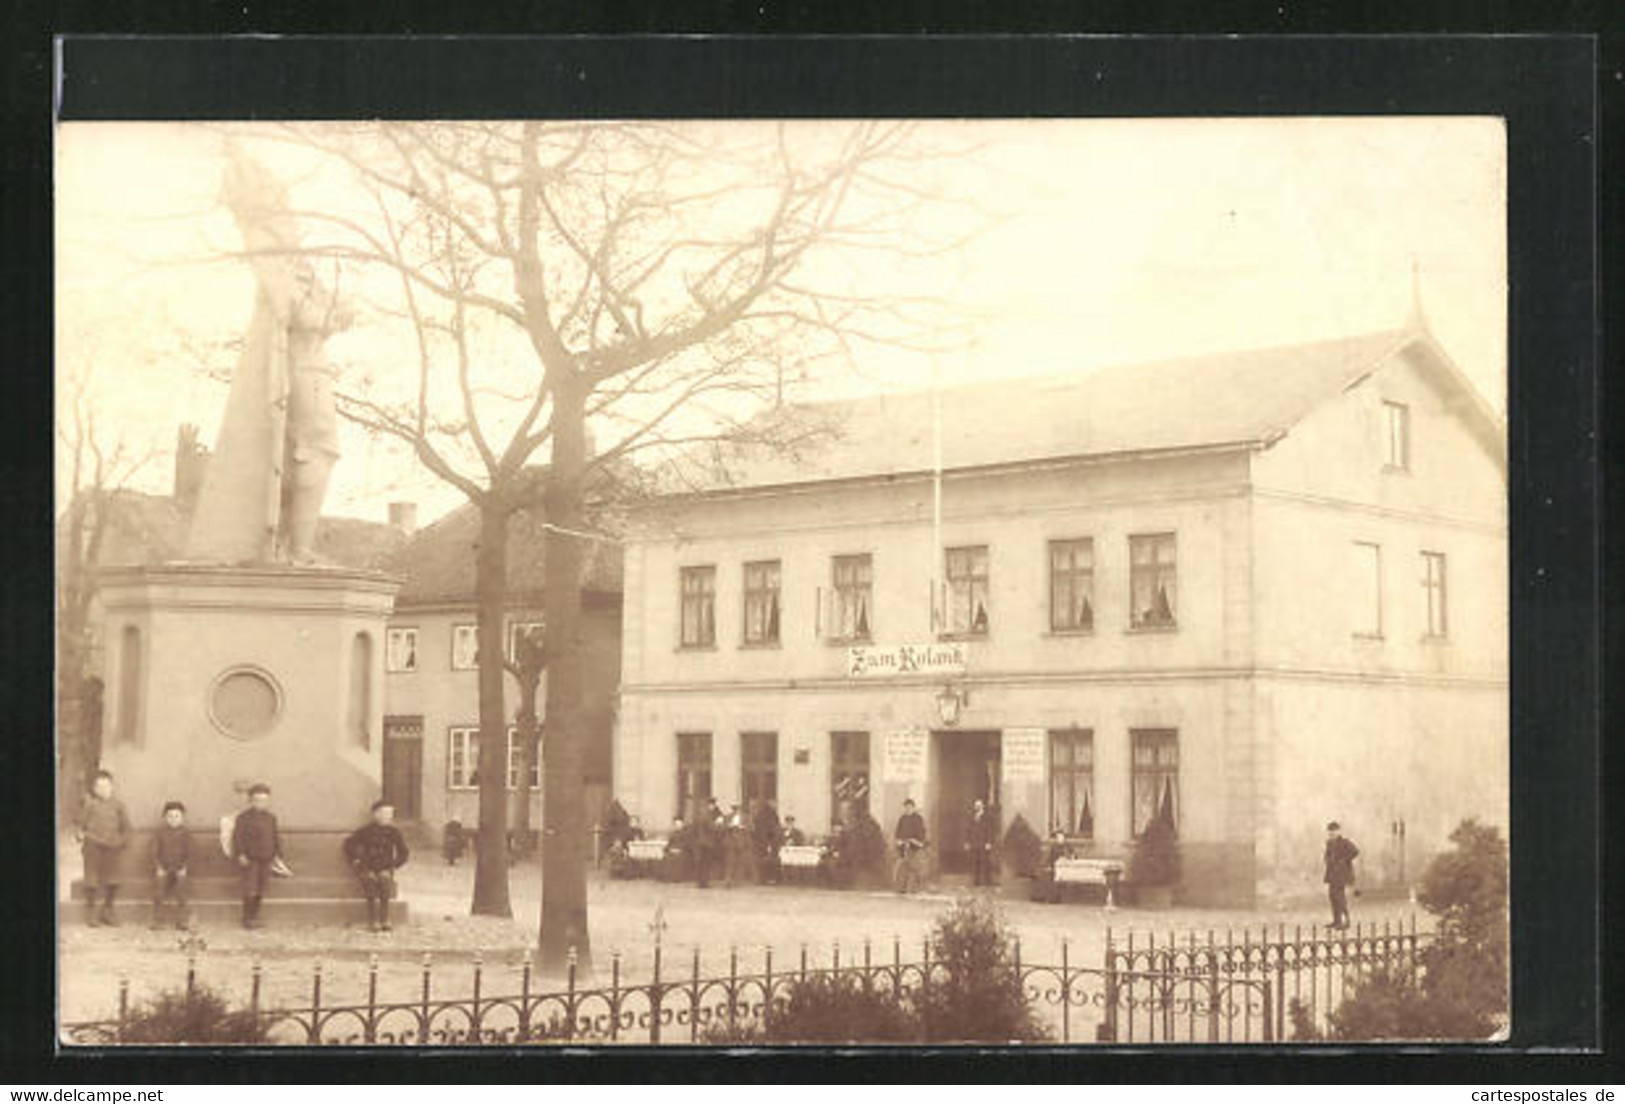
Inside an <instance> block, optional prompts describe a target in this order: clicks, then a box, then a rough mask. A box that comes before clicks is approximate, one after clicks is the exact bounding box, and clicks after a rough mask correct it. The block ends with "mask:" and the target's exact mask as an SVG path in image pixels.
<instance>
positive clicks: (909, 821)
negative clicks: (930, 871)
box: [892, 797, 925, 893]
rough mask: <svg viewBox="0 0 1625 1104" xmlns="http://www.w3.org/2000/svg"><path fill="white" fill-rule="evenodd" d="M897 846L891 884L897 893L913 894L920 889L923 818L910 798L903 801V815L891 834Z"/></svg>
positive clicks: (923, 846) (923, 843) (923, 838)
mask: <svg viewBox="0 0 1625 1104" xmlns="http://www.w3.org/2000/svg"><path fill="white" fill-rule="evenodd" d="M892 838H893V840H895V841H896V844H897V869H896V870H894V871H893V872H892V882H893V884H894V885H896V887H897V892H898V893H914V892H916V891H917V890H918V889H919V888H920V857H921V856H922V855H923V854H924V853H925V818H924V817H923V816H921V815H920V814H919V811H918V810H917V809H916V808H915V807H914V799H913V798H912V797H908V798H904V799H903V815H902V816H900V817H898V818H897V830H896V832H894V833H893V834H892Z"/></svg>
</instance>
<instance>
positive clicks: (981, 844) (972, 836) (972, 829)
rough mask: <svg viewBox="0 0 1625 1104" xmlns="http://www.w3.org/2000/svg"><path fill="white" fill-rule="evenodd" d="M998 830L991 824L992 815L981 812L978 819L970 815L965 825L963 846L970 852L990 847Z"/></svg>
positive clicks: (988, 812) (989, 812) (984, 811)
mask: <svg viewBox="0 0 1625 1104" xmlns="http://www.w3.org/2000/svg"><path fill="white" fill-rule="evenodd" d="M998 834H999V830H998V828H997V827H996V826H995V825H994V823H993V813H992V812H991V811H989V810H985V809H984V810H983V811H982V815H981V816H980V817H978V816H976V815H975V814H974V813H973V814H971V816H970V817H969V819H968V820H967V821H966V823H965V845H966V846H967V847H969V848H970V849H971V850H972V851H980V850H983V849H984V848H988V847H992V846H993V843H994V840H995V839H996V838H997V837H998Z"/></svg>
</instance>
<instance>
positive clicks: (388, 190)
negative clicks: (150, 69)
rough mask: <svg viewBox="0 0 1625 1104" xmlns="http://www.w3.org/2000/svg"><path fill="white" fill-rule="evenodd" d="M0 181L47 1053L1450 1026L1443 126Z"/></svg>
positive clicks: (1469, 244)
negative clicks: (39, 748) (22, 402)
mask: <svg viewBox="0 0 1625 1104" xmlns="http://www.w3.org/2000/svg"><path fill="white" fill-rule="evenodd" d="M54 142H55V148H54V156H55V184H54V187H55V202H56V214H55V219H56V221H55V266H56V267H55V316H56V324H55V325H56V329H55V363H56V369H55V381H54V389H55V395H56V411H55V414H56V422H55V479H56V482H55V502H54V507H55V515H54V516H55V539H56V645H55V647H56V651H55V658H56V675H57V677H56V683H55V687H54V690H55V695H56V716H57V728H56V766H57V794H56V803H57V810H58V816H57V825H56V841H55V846H56V862H57V867H58V871H59V873H58V892H57V900H56V903H55V905H56V916H57V927H56V932H57V940H56V946H57V974H58V994H57V996H58V1006H57V1036H58V1039H59V1041H60V1045H61V1046H62V1047H64V1048H66V1049H69V1050H72V1049H75V1048H93V1047H94V1048H100V1047H114V1048H116V1047H122V1046H188V1045H191V1046H197V1045H205V1046H213V1047H221V1046H225V1047H234V1046H256V1047H266V1046H278V1045H290V1046H309V1045H318V1044H320V1045H328V1044H338V1045H342V1046H350V1047H360V1048H366V1047H384V1046H393V1047H399V1046H408V1047H435V1046H460V1047H475V1046H484V1045H492V1044H496V1045H504V1046H512V1045H516V1044H524V1045H535V1046H543V1047H547V1046H554V1047H563V1046H572V1047H592V1048H603V1049H605V1050H611V1049H613V1048H616V1047H620V1046H626V1045H632V1046H659V1047H693V1046H711V1047H780V1046H784V1047H796V1046H807V1045H816V1046H831V1045H847V1044H876V1045H896V1046H910V1045H915V1046H917V1045H959V1044H974V1045H979V1046H997V1047H1000V1048H1005V1047H1009V1048H1022V1047H1053V1046H1057V1045H1060V1046H1068V1047H1077V1048H1080V1049H1082V1050H1089V1049H1090V1048H1104V1047H1110V1046H1122V1045H1126V1044H1132V1045H1136V1046H1137V1045H1141V1044H1145V1045H1151V1046H1174V1045H1177V1046H1182V1047H1191V1046H1196V1047H1202V1046H1213V1045H1224V1046H1232V1045H1236V1044H1283V1043H1285V1044H1305V1045H1310V1046H1315V1045H1327V1046H1329V1045H1343V1044H1347V1043H1352V1042H1384V1043H1394V1042H1408V1043H1416V1042H1446V1041H1448V1042H1484V1041H1490V1040H1504V1039H1506V1038H1507V1037H1508V1034H1509V1032H1510V1031H1511V1026H1512V1022H1511V1009H1510V1005H1509V987H1510V982H1509V979H1510V972H1511V958H1512V951H1511V949H1510V942H1511V941H1510V938H1509V926H1508V916H1509V908H1510V903H1511V889H1510V881H1509V846H1510V823H1511V822H1510V819H1509V802H1510V797H1509V793H1510V776H1511V760H1510V753H1511V744H1510V706H1509V674H1508V672H1509V599H1510V588H1509V583H1508V547H1509V545H1508V506H1507V494H1508V479H1507V463H1508V450H1507V416H1506V410H1507V359H1508V262H1507V258H1508V249H1507V218H1508V210H1507V197H1508V191H1507V176H1508V172H1507V130H1506V126H1505V123H1504V120H1503V119H1501V118H1499V117H1493V116H1488V115H1452V116H1443V115H1439V116H1433V115H1386V116H1380V117H1379V116H1373V115H1342V116H1331V115H1325V116H1317V115H1295V116H1287V115H1280V116H1253V117H1248V118H1232V117H1205V118H1195V117H1189V118H1187V117H1157V118H1147V117H1141V118H1126V117H1125V118H1110V117H1103V118H1090V119H1084V118H1042V119H1039V118H1008V119H963V120H955V119H923V118H915V119H902V118H865V119H844V118H835V117H831V118H821V119H787V118H786V119H776V118H757V119H732V120H725V119H710V120H706V119H691V120H690V119H669V120H649V119H641V120H623V119H599V118H592V119H589V118H580V119H570V118H549V119H537V118H524V117H517V116H515V117H506V118H500V117H499V118H470V119H462V120H456V119H445V120H438V121H421V122H418V121H410V120H394V121H384V120H379V121H354V120H351V121H340V120H331V121H288V122H277V121H266V120H264V119H261V120H259V121H241V122H232V121H197V122H135V121H131V122H92V121H83V122H80V121H65V122H61V123H59V124H58V125H57V127H56V130H55V139H54Z"/></svg>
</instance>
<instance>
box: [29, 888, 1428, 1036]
mask: <svg viewBox="0 0 1625 1104" xmlns="http://www.w3.org/2000/svg"><path fill="white" fill-rule="evenodd" d="M472 880H473V868H472V865H471V864H466V863H465V864H460V865H458V866H457V867H446V866H444V865H442V864H438V863H423V864H414V865H413V866H411V867H408V868H407V873H406V875H405V876H404V877H403V878H402V880H401V895H402V898H403V899H404V900H406V901H407V902H408V903H409V905H410V907H411V915H412V919H411V922H410V923H408V924H406V925H403V926H401V927H399V928H397V929H396V930H395V931H394V932H393V933H390V934H379V935H374V934H372V933H370V932H367V931H366V930H365V928H364V927H363V926H361V925H360V924H353V925H336V924H335V925H323V926H314V925H312V926H300V927H272V928H267V929H264V930H260V931H254V932H249V931H243V930H241V929H239V928H236V927H232V926H220V927H212V926H211V927H204V928H202V929H201V930H200V931H199V933H198V934H199V936H200V937H201V939H202V942H203V944H204V946H203V948H202V949H200V950H198V951H197V957H196V962H197V976H198V979H199V980H200V981H202V982H203V983H205V984H208V985H210V986H213V987H215V988H217V989H219V990H222V991H223V992H225V993H226V994H227V995H229V996H231V997H234V998H236V999H238V1000H244V1001H246V998H247V995H248V992H249V987H250V976H251V967H252V963H253V962H254V961H255V960H256V959H257V960H258V961H260V963H261V964H262V968H263V981H262V1001H261V1003H262V1007H266V1008H271V1007H277V1006H282V1007H292V1006H306V1005H308V1004H309V1003H310V998H311V996H312V964H313V962H315V961H317V960H320V961H321V963H322V1004H323V1005H324V1006H332V1005H337V1004H349V1003H364V1002H365V1001H366V995H367V989H368V984H369V978H368V971H369V959H370V957H371V956H372V955H374V954H376V955H377V956H378V999H379V1000H380V1001H390V1000H397V1001H415V1000H417V999H418V998H419V997H420V996H421V991H422V964H423V959H424V955H425V954H428V955H429V956H430V957H431V959H432V961H433V967H434V969H433V986H434V993H435V994H436V995H437V996H444V997H447V998H451V997H458V996H465V995H467V994H469V993H470V992H471V991H472V988H473V969H474V960H475V957H476V953H478V955H479V957H480V958H481V960H482V961H483V978H482V992H484V993H486V994H488V995H492V996H500V995H506V994H510V993H514V994H516V993H518V992H519V988H520V969H521V966H520V964H521V962H522V960H523V956H524V953H525V950H526V948H527V947H529V946H533V945H534V942H535V932H536V925H537V918H538V912H539V902H540V872H539V870H538V868H537V867H536V866H534V865H530V864H520V865H518V866H516V867H514V868H513V871H512V880H511V885H512V895H513V911H514V917H515V919H513V920H502V919H496V918H491V917H470V916H469V915H468V903H469V897H470V887H471V885H472ZM588 896H589V908H590V912H591V916H592V925H593V940H594V946H593V960H592V963H591V965H590V968H589V967H587V966H584V967H583V968H582V969H581V970H580V972H579V977H578V985H579V986H580V987H583V988H585V987H589V986H592V985H595V984H603V985H607V984H608V983H609V981H610V976H611V970H612V964H613V962H614V958H615V955H616V953H617V952H618V954H619V961H620V977H621V980H622V983H623V984H629V983H630V984H635V983H639V982H643V981H646V980H648V977H649V974H650V971H651V968H652V965H653V961H652V960H653V949H654V941H655V932H654V930H653V925H654V922H655V920H656V915H657V912H658V914H659V917H660V919H661V921H662V923H663V925H664V926H663V927H661V928H660V931H659V935H660V941H661V945H662V961H663V971H662V972H663V975H664V976H666V977H668V978H670V977H673V976H676V977H679V978H686V977H688V976H689V975H690V973H691V971H692V970H693V963H694V956H695V954H696V952H697V953H698V954H699V958H700V972H701V974H702V975H706V976H715V975H723V976H725V975H726V974H727V973H728V969H729V955H730V951H734V952H736V953H737V955H738V963H739V970H740V972H741V973H746V972H751V973H755V972H760V970H761V969H762V965H763V962H764V958H765V948H766V947H768V946H771V947H772V948H773V954H774V969H775V971H776V972H783V971H784V970H785V969H787V968H790V969H793V968H794V967H795V966H796V965H797V964H798V963H799V960H800V956H801V954H802V949H803V947H805V953H806V954H807V956H808V961H809V963H810V964H813V965H828V964H829V962H830V960H831V958H832V956H833V955H834V953H835V949H836V947H837V946H838V947H839V953H840V956H841V961H842V962H843V964H844V963H847V962H851V961H854V960H857V961H861V960H862V956H863V953H864V941H865V940H868V941H869V953H870V954H871V955H872V957H873V958H874V960H876V961H887V962H889V961H890V960H891V958H892V956H893V954H894V953H897V952H896V951H894V942H895V944H896V946H897V947H899V948H900V954H901V957H902V958H903V959H904V960H905V961H917V960H918V959H919V957H920V947H921V942H922V940H923V938H924V936H925V934H926V933H927V931H928V930H929V929H930V927H931V924H932V922H933V920H934V919H935V918H936V917H937V915H939V914H940V913H941V912H942V911H943V910H944V909H946V908H948V907H949V906H950V905H951V904H952V902H953V896H952V895H951V893H948V892H941V891H939V892H930V891H927V892H925V893H921V894H919V895H916V896H912V897H907V898H904V897H899V896H897V895H896V894H893V893H886V892H865V891H857V890H849V891H833V890H826V889H817V888H800V887H790V886H736V887H732V888H724V887H721V886H713V887H712V888H710V889H705V890H701V889H698V888H696V887H694V886H693V885H667V884H665V883H661V882H654V881H643V880H638V881H609V880H604V879H599V878H596V877H595V878H594V880H593V881H592V882H591V883H590V885H589V893H588ZM1354 904H1355V910H1356V911H1355V918H1356V919H1357V920H1359V921H1360V922H1362V923H1372V922H1375V923H1376V924H1377V925H1378V926H1379V927H1380V926H1381V925H1382V924H1383V923H1384V922H1388V923H1393V924H1398V923H1401V922H1408V920H1409V917H1410V916H1411V914H1412V906H1410V905H1409V904H1407V903H1405V902H1403V901H1397V902H1388V903H1383V904H1377V903H1370V904H1363V903H1362V902H1360V901H1355V902H1354ZM999 905H1000V908H1001V910H1002V912H1003V914H1004V916H1005V918H1006V920H1008V921H1009V923H1010V924H1011V925H1012V927H1013V928H1014V929H1015V930H1016V931H1017V932H1018V933H1019V934H1020V938H1021V945H1022V957H1023V960H1024V961H1026V962H1030V963H1059V961H1060V956H1061V943H1062V941H1063V940H1065V941H1066V943H1067V954H1068V959H1069V961H1070V963H1071V964H1072V965H1073V966H1098V965H1099V964H1100V963H1101V960H1102V955H1103V952H1104V947H1105V940H1106V935H1107V930H1108V928H1109V929H1110V930H1111V932H1112V937H1113V938H1114V939H1116V940H1122V939H1125V938H1127V936H1128V933H1130V932H1133V933H1134V938H1135V939H1136V941H1141V940H1144V939H1146V938H1149V937H1150V935H1151V934H1152V933H1155V935H1156V938H1157V941H1158V942H1159V943H1160V942H1162V941H1164V940H1166V939H1169V938H1175V939H1178V940H1179V941H1180V942H1186V941H1188V940H1190V939H1191V938H1193V937H1194V938H1195V939H1196V940H1198V942H1205V941H1206V939H1207V938H1208V933H1209V932H1210V931H1211V932H1214V933H1216V934H1215V938H1217V939H1218V940H1219V941H1221V942H1222V941H1223V940H1224V939H1225V938H1226V937H1227V932H1228V933H1229V935H1230V937H1231V938H1234V939H1235V940H1236V941H1238V942H1239V941H1240V940H1241V939H1242V938H1243V930H1246V931H1247V932H1248V936H1247V937H1248V938H1251V939H1255V940H1256V939H1257V938H1259V933H1260V932H1261V930H1262V928H1263V926H1264V925H1266V924H1267V925H1268V928H1269V931H1270V934H1271V935H1272V936H1273V935H1274V934H1275V933H1276V932H1278V931H1279V930H1281V927H1282V926H1284V928H1285V931H1286V932H1287V933H1289V934H1290V933H1292V932H1293V931H1294V929H1297V928H1301V929H1302V930H1303V931H1304V932H1305V934H1307V932H1308V930H1309V929H1310V928H1311V927H1312V926H1313V925H1314V924H1317V923H1320V922H1322V921H1323V920H1324V917H1323V916H1322V915H1321V911H1320V909H1318V908H1310V907H1304V908H1301V909H1294V910H1287V911H1279V912H1269V913H1267V914H1266V913H1242V912H1233V911H1220V910H1210V909H1172V910H1159V911H1155V912H1153V911H1147V910H1142V909H1134V908H1119V909H1117V910H1115V911H1112V912H1107V911H1106V910H1104V909H1103V908H1102V907H1101V906H1100V904H1099V903H1087V902H1076V903H1068V904H1062V905H1047V904H1036V903H1033V902H1030V901H1026V900H1019V899H1014V898H1012V897H1004V896H1001V897H1000V898H999ZM123 913H124V915H125V918H126V920H125V923H124V925H123V926H121V927H119V928H115V929H105V928H101V929H92V928H87V927H85V926H83V925H82V924H79V923H77V922H73V923H69V924H66V925H65V926H64V927H63V928H62V935H61V949H62V954H61V975H60V979H61V980H60V1000H61V1016H62V1019H63V1021H65V1022H73V1021H77V1020H85V1019H98V1018H103V1017H110V1016H112V1015H114V1014H115V1013H116V1010H117V1002H118V996H117V994H118V983H119V978H120V977H125V978H127V979H128V980H129V992H130V1000H131V1003H132V1004H134V1003H138V1002H139V1001H140V1000H141V999H142V998H144V997H147V996H150V995H152V994H154V993H156V992H158V991H160V990H162V989H166V988H174V987H176V986H179V985H181V984H184V980H185V972H186V953H185V951H184V950H183V949H182V948H181V946H180V945H179V933H176V932H173V931H156V932H155V931H148V930H147V929H146V928H145V926H144V925H145V921H146V919H147V914H146V913H147V910H146V907H145V906H144V905H140V904H137V905H134V906H130V905H126V906H124V908H123ZM67 915H69V916H70V917H72V916H74V912H73V911H69V912H68V913H67ZM1423 920H1425V916H1422V917H1419V918H1418V923H1419V924H1420V923H1421V922H1422V921H1423ZM558 980H559V981H562V979H558ZM553 981H554V979H549V978H542V977H540V976H538V977H537V979H536V981H535V983H534V984H533V987H532V989H533V991H537V990H544V989H548V988H553V987H554V986H553V984H552V983H553ZM558 987H560V988H562V985H559V986H558Z"/></svg>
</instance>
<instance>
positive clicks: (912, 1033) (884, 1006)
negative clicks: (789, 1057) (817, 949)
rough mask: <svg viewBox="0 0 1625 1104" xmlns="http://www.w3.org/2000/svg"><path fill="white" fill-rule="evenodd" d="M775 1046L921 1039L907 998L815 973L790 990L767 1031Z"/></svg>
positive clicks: (853, 980)
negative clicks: (785, 1001) (899, 998)
mask: <svg viewBox="0 0 1625 1104" xmlns="http://www.w3.org/2000/svg"><path fill="white" fill-rule="evenodd" d="M763 1037H764V1038H765V1039H766V1040H768V1041H769V1042H777V1043H850V1042H860V1043H907V1042H916V1041H918V1040H919V1038H920V1028H919V1021H918V1020H917V1019H916V1018H915V1015H914V1012H913V1009H912V1008H910V1006H909V1004H908V1001H907V999H906V998H905V999H904V1000H898V999H897V998H895V997H894V996H893V995H892V991H891V987H890V986H875V987H865V986H864V984H863V982H862V980H861V979H860V978H857V977H854V976H852V975H845V976H840V977H837V976H834V975H831V974H813V975H811V976H809V977H807V978H804V979H801V980H798V981H797V982H796V983H795V984H794V985H792V986H791V987H790V992H789V1000H788V1002H787V1003H786V1004H785V1006H784V1007H783V1008H782V1009H776V1010H775V1011H774V1013H773V1016H772V1019H771V1020H770V1022H769V1023H768V1025H767V1028H766V1030H765V1031H764V1032H763Z"/></svg>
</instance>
